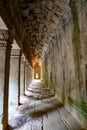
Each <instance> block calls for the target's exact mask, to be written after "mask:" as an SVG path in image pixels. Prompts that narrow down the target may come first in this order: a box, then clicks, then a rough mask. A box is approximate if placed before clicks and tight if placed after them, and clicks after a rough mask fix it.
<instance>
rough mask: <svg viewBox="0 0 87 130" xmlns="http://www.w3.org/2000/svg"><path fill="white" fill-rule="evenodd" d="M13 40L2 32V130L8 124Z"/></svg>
mask: <svg viewBox="0 0 87 130" xmlns="http://www.w3.org/2000/svg"><path fill="white" fill-rule="evenodd" d="M11 40H12V39H11V37H9V32H8V31H7V30H0V130H5V128H6V126H7V124H8V91H9V68H10V52H11V43H12V42H11Z"/></svg>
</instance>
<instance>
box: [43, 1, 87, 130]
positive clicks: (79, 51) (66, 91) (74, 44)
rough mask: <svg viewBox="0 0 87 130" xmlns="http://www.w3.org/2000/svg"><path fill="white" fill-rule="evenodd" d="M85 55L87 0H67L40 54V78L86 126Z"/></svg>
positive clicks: (86, 46)
mask: <svg viewBox="0 0 87 130" xmlns="http://www.w3.org/2000/svg"><path fill="white" fill-rule="evenodd" d="M86 56H87V1H86V0H77V1H76V0H70V1H69V3H68V5H67V6H66V9H65V11H64V13H63V16H62V18H61V20H60V23H59V24H58V28H57V30H56V33H55V35H54V37H53V39H52V40H51V41H50V44H49V46H48V49H47V51H46V53H45V55H44V61H43V68H44V69H43V80H44V82H45V84H46V85H47V86H48V87H50V88H51V90H52V92H53V93H55V95H56V96H57V97H58V98H59V100H60V101H61V102H63V103H64V105H65V106H66V108H67V109H68V110H70V111H71V112H72V114H73V115H74V116H75V117H76V118H77V119H78V121H79V122H80V123H81V124H82V126H83V127H87V126H86V124H87V84H86V80H87V79H86V78H87V77H86V73H87V72H86V69H87V57H86ZM83 122H85V123H83Z"/></svg>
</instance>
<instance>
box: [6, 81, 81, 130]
mask: <svg viewBox="0 0 87 130" xmlns="http://www.w3.org/2000/svg"><path fill="white" fill-rule="evenodd" d="M9 125H10V126H9V127H10V128H7V130H8V129H9V130H83V129H82V128H81V126H80V124H79V123H78V122H77V121H76V120H75V118H74V117H73V116H72V115H71V114H70V113H69V112H68V111H67V110H66V109H65V107H64V106H63V105H62V104H61V103H60V102H59V101H58V99H57V98H56V97H55V96H54V94H52V93H51V91H50V90H49V88H47V87H46V86H45V85H44V83H43V82H42V81H40V80H33V81H32V82H31V84H30V85H29V87H28V89H27V91H26V95H25V96H21V105H20V106H19V107H18V108H17V109H16V110H15V111H14V112H13V113H11V115H10V120H9Z"/></svg>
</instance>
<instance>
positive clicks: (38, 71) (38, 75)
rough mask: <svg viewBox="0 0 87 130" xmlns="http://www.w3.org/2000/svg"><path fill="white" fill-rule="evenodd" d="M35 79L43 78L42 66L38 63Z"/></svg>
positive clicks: (35, 67)
mask: <svg viewBox="0 0 87 130" xmlns="http://www.w3.org/2000/svg"><path fill="white" fill-rule="evenodd" d="M34 79H41V67H40V65H39V64H38V63H36V64H35V66H34Z"/></svg>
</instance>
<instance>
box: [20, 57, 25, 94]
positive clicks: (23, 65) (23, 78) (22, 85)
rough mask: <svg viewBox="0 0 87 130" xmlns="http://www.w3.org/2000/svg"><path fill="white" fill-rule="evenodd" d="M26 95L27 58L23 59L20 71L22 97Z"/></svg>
mask: <svg viewBox="0 0 87 130" xmlns="http://www.w3.org/2000/svg"><path fill="white" fill-rule="evenodd" d="M24 94H25V57H24V56H22V57H21V70H20V95H24Z"/></svg>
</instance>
